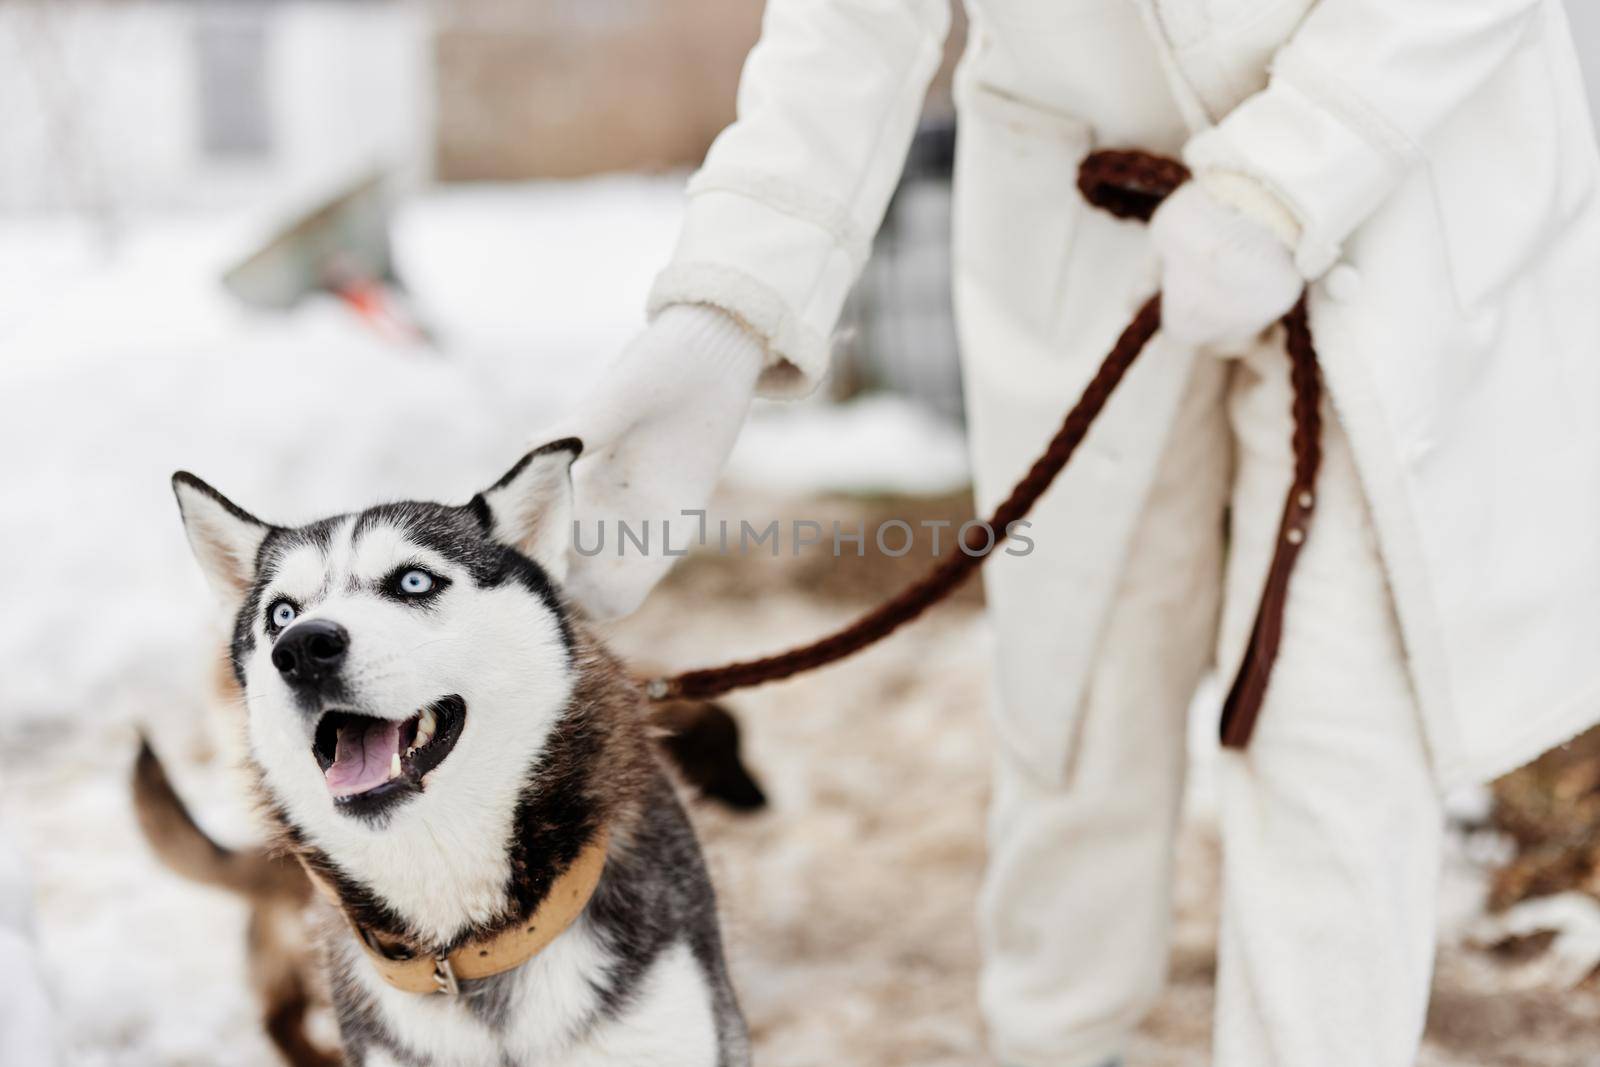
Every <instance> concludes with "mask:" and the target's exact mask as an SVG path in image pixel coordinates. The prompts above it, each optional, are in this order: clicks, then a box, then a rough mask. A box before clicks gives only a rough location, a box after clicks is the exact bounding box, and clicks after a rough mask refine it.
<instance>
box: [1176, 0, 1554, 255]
mask: <svg viewBox="0 0 1600 1067" xmlns="http://www.w3.org/2000/svg"><path fill="white" fill-rule="evenodd" d="M1543 7H1544V0H1320V2H1319V3H1318V4H1317V5H1316V7H1314V8H1313V9H1312V11H1311V13H1310V14H1309V15H1308V16H1307V18H1306V20H1305V21H1304V22H1303V23H1302V24H1301V26H1300V28H1299V29H1298V30H1297V31H1296V32H1295V35H1294V36H1293V37H1292V38H1291V39H1290V40H1289V42H1288V43H1287V44H1286V45H1285V46H1284V47H1283V49H1282V50H1281V51H1280V52H1279V53H1278V55H1277V57H1276V59H1275V60H1274V63H1273V71H1272V78H1271V81H1270V82H1269V83H1268V85H1267V88H1265V89H1263V90H1262V91H1261V92H1259V93H1256V94H1255V95H1254V96H1251V97H1249V98H1247V99H1246V100H1245V101H1244V102H1243V103H1241V104H1240V105H1239V106H1238V107H1237V108H1236V109H1234V110H1233V111H1232V112H1231V113H1230V114H1228V115H1227V116H1226V117H1225V118H1224V119H1223V120H1222V121H1221V122H1220V123H1218V124H1217V125H1216V126H1215V127H1213V128H1211V129H1209V130H1206V131H1204V132H1202V133H1200V134H1198V135H1197V136H1196V137H1195V138H1194V139H1193V140H1191V141H1190V143H1189V145H1188V147H1187V149H1186V150H1185V159H1186V161H1187V162H1188V163H1189V165H1190V166H1191V167H1192V168H1193V169H1194V170H1195V171H1196V172H1197V173H1200V172H1205V171H1228V172H1234V173H1239V174H1243V175H1246V176H1248V177H1251V178H1254V179H1256V180H1257V181H1258V182H1260V183H1262V184H1263V185H1265V186H1266V187H1267V189H1269V190H1270V191H1271V192H1272V193H1273V194H1275V195H1276V196H1277V197H1278V198H1279V199H1280V200H1281V201H1282V202H1283V203H1284V205H1285V206H1287V207H1288V208H1289V210H1290V211H1291V212H1292V213H1293V214H1294V216H1295V219H1296V221H1297V222H1298V223H1299V224H1300V226H1301V236H1300V240H1299V243H1298V247H1297V248H1296V250H1295V251H1296V256H1295V258H1296V264H1297V266H1299V268H1300V270H1301V273H1303V274H1304V275H1305V276H1306V277H1308V278H1316V277H1318V276H1320V275H1321V274H1322V273H1323V272H1325V271H1326V270H1327V269H1328V268H1329V267H1330V266H1332V265H1333V263H1334V262H1335V260H1337V259H1338V257H1339V255H1340V246H1341V245H1342V243H1343V242H1344V240H1345V238H1346V237H1348V236H1349V235H1350V233H1351V232H1352V231H1353V230H1355V229H1356V228H1357V227H1358V226H1359V225H1360V224H1361V223H1362V222H1363V221H1365V220H1366V218H1367V217H1368V216H1369V215H1371V214H1372V213H1373V212H1374V211H1375V210H1377V208H1378V207H1379V206H1380V205H1381V204H1382V203H1383V201H1384V199H1385V198H1386V197H1387V196H1388V194H1389V193H1390V192H1391V191H1392V190H1393V189H1394V188H1395V187H1396V186H1397V185H1398V184H1399V183H1400V181H1401V179H1402V178H1404V177H1405V175H1406V174H1407V173H1408V172H1409V171H1410V170H1411V169H1412V168H1413V167H1414V166H1416V165H1417V164H1418V163H1419V162H1420V161H1421V160H1422V158H1423V153H1422V145H1423V144H1424V143H1425V141H1426V139H1427V137H1428V135H1429V133H1430V132H1431V131H1433V130H1434V129H1436V128H1437V127H1438V126H1439V125H1440V124H1441V123H1442V122H1444V121H1445V120H1446V119H1448V118H1449V117H1450V116H1451V115H1452V114H1453V113H1454V112H1455V111H1456V110H1457V109H1459V108H1460V107H1461V106H1462V105H1463V104H1465V103H1466V102H1467V101H1468V100H1469V99H1470V98H1471V96H1472V95H1473V93H1474V91H1475V90H1477V89H1478V88H1479V87H1480V86H1482V85H1484V84H1485V83H1486V82H1488V80H1489V79H1490V78H1491V77H1492V76H1493V75H1494V74H1495V73H1496V72H1497V71H1498V70H1499V69H1500V68H1501V67H1502V65H1503V64H1504V63H1505V62H1506V61H1507V60H1508V59H1509V58H1510V57H1511V55H1512V54H1513V53H1514V51H1515V50H1516V48H1517V46H1518V44H1519V43H1520V42H1521V41H1522V40H1523V38H1524V35H1525V34H1526V33H1527V32H1528V31H1529V30H1530V27H1531V25H1532V23H1533V20H1534V19H1536V18H1537V17H1539V16H1540V14H1541V8H1543Z"/></svg>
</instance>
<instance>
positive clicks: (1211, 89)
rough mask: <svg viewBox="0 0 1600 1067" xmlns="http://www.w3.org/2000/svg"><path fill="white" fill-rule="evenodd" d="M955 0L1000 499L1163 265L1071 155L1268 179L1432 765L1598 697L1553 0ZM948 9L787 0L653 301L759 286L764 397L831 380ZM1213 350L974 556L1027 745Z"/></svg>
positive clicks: (1594, 314) (1587, 392) (975, 376)
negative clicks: (1087, 186) (1180, 158)
mask: <svg viewBox="0 0 1600 1067" xmlns="http://www.w3.org/2000/svg"><path fill="white" fill-rule="evenodd" d="M970 7H971V9H972V10H971V16H972V33H971V41H970V44H969V47H968V50H967V54H966V57H965V59H964V60H963V63H962V68H961V70H960V73H959V75H958V78H957V101H958V106H959V109H960V115H959V134H958V150H957V151H958V160H957V172H956V182H957V190H956V279H957V280H956V307H957V312H958V318H959V322H960V326H961V332H962V342H963V351H964V354H965V358H966V377H967V390H968V399H969V412H970V416H971V421H972V429H973V447H974V456H975V464H976V474H977V480H978V489H979V498H980V503H981V504H982V505H983V506H987V505H989V504H990V503H992V502H993V501H994V500H995V499H997V498H998V497H999V496H1001V495H1003V493H1004V492H1005V491H1006V489H1008V488H1009V486H1010V484H1011V482H1012V481H1013V480H1014V479H1015V478H1016V477H1017V476H1018V475H1019V474H1020V473H1021V472H1022V471H1023V470H1024V469H1025V468H1026V467H1027V465H1028V463H1029V462H1030V461H1031V460H1032V459H1033V457H1034V455H1035V454H1036V453H1037V452H1038V450H1039V449H1040V448H1041V446H1042V445H1043V443H1044V442H1045V441H1046V440H1047V439H1048V437H1049V436H1050V433H1051V432H1052V431H1053V429H1054V427H1055V425H1056V423H1057V422H1058V420H1059V419H1060V417H1061V415H1062V413H1063V412H1064V410H1065V408H1066V406H1067V404H1068V403H1070V402H1071V400H1072V399H1073V398H1074V397H1075V395H1076V393H1077V391H1078V389H1079V388H1080V386H1081V385H1082V383H1083V382H1084V381H1085V380H1086V379H1087V377H1088V376H1089V374H1090V373H1092V371H1093V369H1094V367H1095V365H1096V364H1097V363H1098V361H1099V359H1100V358H1101V356H1102V355H1103V353H1104V351H1105V349H1106V348H1107V346H1108V345H1109V343H1110V340H1111V338H1112V337H1113V336H1114V335H1115V334H1116V332H1117V330H1118V329H1119V328H1120V327H1121V326H1122V324H1123V322H1124V321H1125V320H1126V319H1127V317H1128V315H1129V313H1130V312H1131V311H1132V309H1133V307H1134V306H1135V305H1136V304H1137V303H1138V302H1139V301H1140V300H1141V299H1142V298H1143V297H1144V296H1145V295H1147V294H1148V293H1149V292H1150V291H1151V290H1152V288H1153V286H1154V278H1155V273H1154V269H1153V268H1154V264H1153V261H1152V254H1151V252H1150V250H1149V248H1148V243H1147V241H1146V240H1145V239H1144V237H1143V235H1142V232H1141V230H1140V229H1139V228H1138V227H1137V226H1135V225H1133V224H1130V223H1122V222H1116V221H1113V220H1110V219H1107V218H1105V217H1103V216H1101V215H1100V214H1098V213H1096V212H1094V211H1093V210H1092V209H1090V208H1087V207H1086V206H1085V205H1084V204H1083V203H1082V201H1081V200H1080V199H1079V198H1078V196H1077V194H1076V192H1075V190H1074V186H1073V181H1074V176H1075V171H1076V167H1077V164H1078V161H1079V160H1080V159H1081V158H1082V157H1083V155H1084V154H1085V153H1086V152H1087V151H1089V150H1090V148H1091V147H1108V146H1121V145H1137V146H1140V147H1145V148H1150V149H1153V150H1156V151H1164V152H1169V153H1179V152H1181V153H1182V154H1183V155H1184V156H1185V158H1186V159H1187V160H1188V162H1189V163H1190V164H1191V166H1193V167H1195V168H1197V169H1207V168H1218V169H1224V170H1229V171H1235V172H1241V173H1244V174H1247V175H1250V176H1253V177H1255V178H1257V179H1258V180H1259V181H1261V182H1262V183H1264V184H1265V185H1266V186H1267V187H1268V188H1269V189H1271V190H1272V191H1274V192H1275V193H1276V194H1277V195H1278V197H1279V198H1280V199H1281V200H1282V201H1283V202H1284V203H1285V204H1286V205H1287V206H1288V207H1289V208H1290V209H1291V210H1292V211H1293V213H1294V214H1295V215H1296V217H1297V219H1298V221H1299V222H1300V224H1301V225H1302V227H1303V231H1304V235H1303V239H1302V240H1301V242H1300V244H1299V247H1298V248H1297V249H1296V255H1297V258H1298V261H1299V263H1300V265H1301V266H1302V268H1303V270H1304V272H1305V273H1306V274H1307V276H1308V277H1314V278H1318V279H1319V280H1318V281H1317V282H1316V283H1315V284H1314V285H1313V288H1312V305H1311V306H1312V323H1313V330H1314V333H1315V335H1316V341H1317V345H1318V348H1319V351H1320V354H1321V358H1322V366H1323V372H1324V376H1325V379H1326V382H1327V385H1328V388H1329V391H1330V394H1331V396H1332V399H1333V402H1334V404H1335V407H1336V409H1337V411H1338V413H1339V415H1340V417H1341V418H1342V420H1343V421H1344V423H1345V426H1346V429H1347V431H1348V433H1349V435H1350V437H1351V439H1352V442H1353V445H1354V449H1355V451H1356V454H1357V459H1358V463H1359V467H1360V472H1361V477H1362V480H1363V483H1364V485H1365V488H1366V491H1367V494H1368V497H1369V500H1370V503H1371V505H1372V508H1373V513H1374V520H1375V525H1376V528H1377V530H1378V536H1379V540H1380V544H1381V549H1382V553H1383V557H1384V559H1385V561H1386V564H1387V567H1388V569H1389V578H1390V582H1391V585H1392V587H1393V590H1394V595H1395V601H1396V607H1397V611H1398V614H1399V616H1400V620H1401V625H1402V628H1403V632H1404V636H1405V640H1406V643H1407V648H1408V652H1409V655H1410V657H1411V662H1412V674H1413V678H1414V681H1415V685H1416V689H1417V695H1418V698H1419V701H1420V704H1421V707H1422V709H1423V714H1424V719H1425V724H1426V728H1427V735H1428V740H1429V744H1430V747H1431V752H1432V756H1433V760H1434V764H1435V768H1436V771H1437V773H1438V775H1439V777H1440V780H1441V781H1442V782H1444V783H1449V782H1453V781H1460V780H1464V779H1479V778H1483V777H1487V776H1490V775H1494V774H1497V773H1499V772H1502V771H1504V770H1507V769H1509V768H1511V767H1513V766H1515V765H1517V764H1519V763H1521V762H1523V761H1525V760H1527V759H1529V758H1531V757H1533V756H1534V755H1536V754H1538V753H1539V752H1540V751H1542V750H1543V749H1545V748H1547V747H1549V746H1551V745H1553V744H1556V743H1559V742H1560V741H1562V740H1564V739H1566V738H1567V737H1569V736H1571V735H1572V734H1574V733H1576V732H1577V731H1579V730H1581V729H1583V728H1584V727H1586V726H1588V725H1590V724H1592V723H1594V722H1595V721H1597V720H1600V198H1597V181H1596V179H1597V174H1600V159H1597V153H1596V147H1595V142H1594V133H1593V127H1592V125H1591V122H1590V117H1589V114H1588V112H1587V105H1586V101H1585V97H1584V92H1583V88H1582V85H1581V82H1580V74H1579V70H1578V65H1577V60H1576V56H1575V53H1574V49H1573V44H1572V41H1571V36H1570V32H1569V30H1568V26H1567V22H1566V18H1565V15H1564V13H1563V11H1562V8H1561V4H1560V2H1559V0H1315V2H1314V0H972V3H971V5H970ZM947 22H948V12H947V10H946V7H945V4H944V3H943V2H941V0H769V3H768V6H767V14H766V22H765V28H764V32H763V36H762V40H761V43H760V44H759V45H758V46H757V48H756V49H755V51H754V52H753V53H752V54H751V56H750V60H749V63H748V65H747V67H746V70H745V75H744V80H743V82H742V84H741V87H740V94H739V120H738V122H736V123H735V124H734V125H733V126H731V127H730V128H729V129H728V130H727V131H726V132H724V133H723V135H722V136H721V137H720V138H719V139H718V140H717V142H716V144H715V146H714V147H713V148H712V150H711V153H710V155H709V156H708V158H707V161H706V164H705V167H704V168H703V169H702V170H701V171H700V173H699V174H698V175H696V177H695V178H694V179H693V181H692V183H691V186H690V192H691V200H690V204H689V207H688V210H687V215H686V221H685V225H684V229H683V233H682V236H681V239H680V242H679V245H678V248H677V251H676V254H675V256H674V259H673V261H672V263H671V264H670V266H669V267H668V268H667V269H666V270H665V271H664V272H663V273H662V275H661V277H660V278H659V280H658V282H657V285H656V288H655V290H654V292H653V294H652V298H651V303H652V307H653V308H660V307H662V306H665V305H667V304H671V303H674V302H703V303H710V304H715V305H719V306H722V307H724V308H726V309H728V310H730V311H732V312H734V313H735V314H737V315H739V316H741V317H742V318H743V319H744V320H745V321H746V322H747V323H748V324H750V325H751V326H752V327H753V328H755V329H756V330H758V331H759V332H760V333H762V334H763V335H764V336H765V337H766V339H767V340H768V343H769V346H770V348H771V350H772V351H773V352H774V353H775V354H776V355H777V356H778V357H781V359H782V361H784V362H781V363H779V364H777V365H775V366H774V367H773V368H772V369H771V370H770V371H769V372H768V375H767V378H766V384H767V387H768V389H769V391H771V392H774V393H776V392H783V391H790V390H795V389H799V388H804V387H806V386H807V385H808V384H809V383H810V382H812V381H814V379H815V378H816V377H817V376H819V375H821V374H822V373H823V371H824V369H825V365H826V361H827V349H828V345H827V337H828V335H829V333H830V332H831V330H832V329H833V327H834V323H835V319H836V317H837V315H838V312H839V308H840V305H841V303H842V301H843V299H844V297H845V294H846V292H847V290H848V289H849V288H850V285H851V283H852V281H853V280H854V279H855V277H856V273H857V271H858V270H859V269H860V267H861V265H862V262H863V261H864V259H865V258H866V256H867V253H868V250H869V247H870V243H871V239H872V235H873V233H874V231H875V229H876V227H877V225H878V223H879V221H880V219H881V216H882V212H883V209H884V205H885V203H886V201H887V198H888V196H889V194H890V192H891V191H892V188H893V186H894V184H895V182H896V179H897V176H898V173H899V170H900V168H901V165H902V162H903V159H904V153H905V151H906V148H907V145H908V142H909V139H910V137H911V134H912V132H913V129H914V126H915V123H916V120H917V116H918V113H919V110H920V108H921V104H922V98H923V95H924V92H925V88H926V85H927V83H928V80H929V78H930V77H931V74H932V72H933V71H934V69H935V68H936V66H937V63H938V60H939V57H940V54H941V47H942V41H943V38H944V35H945V32H946V28H947ZM1193 358H1195V357H1194V355H1193V354H1192V353H1187V352H1180V351H1177V350H1175V348H1173V347H1172V346H1166V345H1161V344H1158V345H1156V346H1155V348H1154V350H1153V351H1152V352H1150V353H1147V354H1146V360H1145V362H1144V363H1143V365H1141V366H1139V367H1136V368H1135V371H1134V373H1133V374H1132V375H1131V376H1130V379H1129V381H1128V382H1127V383H1126V384H1125V386H1124V391H1123V392H1122V393H1119V395H1118V397H1117V398H1116V399H1115V400H1114V401H1113V403H1112V406H1111V408H1110V410H1109V411H1108V413H1107V414H1106V415H1105V416H1104V418H1103V421H1102V423H1101V424H1100V425H1098V426H1097V427H1096V429H1095V431H1094V433H1093V434H1092V435H1091V437H1090V439H1089V442H1088V443H1087V444H1086V446H1085V449H1084V451H1083V452H1082V453H1080V455H1079V457H1078V458H1077V459H1076V460H1075V461H1074V463H1073V466H1072V468H1071V469H1070V470H1069V471H1068V473H1067V474H1066V475H1065V476H1064V478H1063V481H1062V483H1060V484H1059V485H1058V486H1057V487H1056V488H1055V489H1054V490H1052V492H1051V493H1050V494H1049V495H1048V496H1047V497H1046V499H1045V500H1044V501H1043V502H1041V505H1040V510H1039V512H1038V513H1037V514H1036V516H1035V526H1036V529H1035V531H1034V537H1035V540H1036V542H1037V543H1038V544H1039V545H1040V550H1038V551H1036V552H1035V553H1034V554H1033V555H1031V556H1027V557H1020V558H1018V557H1004V556H1002V557H1000V558H998V559H997V560H996V561H995V562H994V563H993V564H992V565H991V568H992V569H993V571H994V573H992V574H990V575H989V581H990V586H989V588H990V593H991V599H992V602H993V604H994V607H995V608H996V627H997V637H998V641H999V644H1000V656H1001V679H1000V681H1001V686H1002V693H1003V697H1004V700H1003V703H1004V705H1005V708H1006V710H1005V712H1004V714H1003V715H1002V722H1001V732H1002V736H1004V737H1005V738H1007V739H1009V740H1010V742H1011V743H1012V744H1013V745H1014V747H1016V748H1017V749H1018V751H1019V752H1021V753H1024V754H1025V755H1026V756H1027V758H1029V759H1030V760H1031V761H1033V762H1034V764H1035V765H1036V766H1037V767H1038V769H1039V771H1040V773H1041V774H1046V775H1053V774H1054V773H1055V770H1056V768H1059V767H1061V766H1062V765H1063V764H1064V758H1063V757H1064V753H1065V751H1066V748H1067V746H1068V745H1069V743H1070V739H1071V737H1072V735H1073V732H1074V726H1075V721H1076V717H1077V709H1078V708H1079V706H1080V705H1081V703H1082V692H1081V690H1082V679H1083V676H1084V668H1085V665H1086V664H1087V663H1088V662H1089V660H1090V658H1091V657H1092V656H1093V655H1094V650H1095V644H1096V637H1097V635H1098V633H1099V630H1100V626H1101V624H1102V622H1103V619H1104V617H1105V613H1106V608H1107V605H1108V602H1109V598H1110V596H1111V594H1112V590H1113V587H1114V585H1115V581H1116V577H1117V571H1118V567H1119V564H1120V560H1121V558H1122V556H1121V553H1122V549H1123V547H1124V546H1125V543H1126V539H1127V535H1128V531H1129V529H1130V527H1131V525H1132V523H1133V521H1134V518H1135V517H1136V515H1137V512H1138V510H1139V506H1140V503H1141V501H1142V499H1143V496H1144V493H1145V490H1146V488H1147V485H1148V479H1149V474H1150V471H1151V468H1152V466H1153V463H1154V460H1155V457H1156V455H1157V453H1158V452H1159V450H1160V448H1161V445H1162V439H1163V435H1162V427H1163V426H1164V425H1165V424H1166V421H1167V419H1168V417H1169V415H1170V412H1171V410H1172V408H1173V405H1174V404H1175V403H1176V401H1177V399H1178V396H1179V393H1180V391H1181V389H1182V386H1183V380H1184V377H1185V370H1186V367H1187V365H1188V361H1189V360H1191V359H1193ZM1287 447H1288V444H1287V442H1286V443H1285V448H1287ZM1312 536H1315V533H1314V528H1313V533H1312ZM1291 603H1292V602H1291ZM1152 640H1153V643H1152V655H1157V654H1159V642H1158V641H1156V640H1155V638H1154V636H1153V639H1152ZM1223 666H1224V668H1228V667H1229V665H1223Z"/></svg>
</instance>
